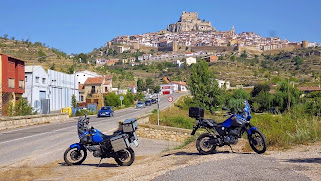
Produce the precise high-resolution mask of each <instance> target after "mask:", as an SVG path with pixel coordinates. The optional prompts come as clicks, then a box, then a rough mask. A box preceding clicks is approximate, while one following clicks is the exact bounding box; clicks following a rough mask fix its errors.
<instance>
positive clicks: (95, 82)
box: [85, 77, 104, 85]
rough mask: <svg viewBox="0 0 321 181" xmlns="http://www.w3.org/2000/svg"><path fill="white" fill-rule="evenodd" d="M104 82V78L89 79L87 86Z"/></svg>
mask: <svg viewBox="0 0 321 181" xmlns="http://www.w3.org/2000/svg"><path fill="white" fill-rule="evenodd" d="M103 80H104V77H88V78H87V80H86V82H85V85H90V84H102V83H103Z"/></svg>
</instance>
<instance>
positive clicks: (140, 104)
mask: <svg viewBox="0 0 321 181" xmlns="http://www.w3.org/2000/svg"><path fill="white" fill-rule="evenodd" d="M144 107H145V103H144V102H142V101H138V102H137V104H136V108H144Z"/></svg>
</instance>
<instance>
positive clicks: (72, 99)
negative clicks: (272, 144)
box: [71, 94, 78, 109]
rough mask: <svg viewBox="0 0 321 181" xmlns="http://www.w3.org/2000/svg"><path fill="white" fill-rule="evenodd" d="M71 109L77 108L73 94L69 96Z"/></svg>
mask: <svg viewBox="0 0 321 181" xmlns="http://www.w3.org/2000/svg"><path fill="white" fill-rule="evenodd" d="M71 107H72V108H74V109H76V108H77V107H78V106H77V100H76V96H75V94H73V95H72V96H71Z"/></svg>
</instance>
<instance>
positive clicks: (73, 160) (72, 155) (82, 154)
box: [64, 148, 87, 166]
mask: <svg viewBox="0 0 321 181" xmlns="http://www.w3.org/2000/svg"><path fill="white" fill-rule="evenodd" d="M86 157H87V150H86V149H84V148H82V149H80V150H78V149H77V148H68V149H67V150H66V151H65V154H64V160H65V162H66V164H67V165H69V166H71V165H80V164H81V163H82V162H84V161H85V160H86Z"/></svg>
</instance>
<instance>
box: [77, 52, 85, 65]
mask: <svg viewBox="0 0 321 181" xmlns="http://www.w3.org/2000/svg"><path fill="white" fill-rule="evenodd" d="M87 59H88V56H87V55H86V54H84V53H80V54H79V55H77V56H76V60H81V62H82V63H87Z"/></svg>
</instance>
